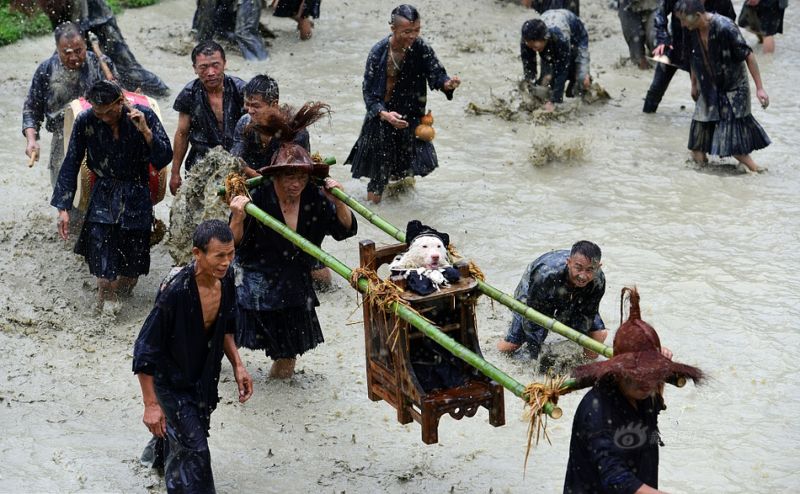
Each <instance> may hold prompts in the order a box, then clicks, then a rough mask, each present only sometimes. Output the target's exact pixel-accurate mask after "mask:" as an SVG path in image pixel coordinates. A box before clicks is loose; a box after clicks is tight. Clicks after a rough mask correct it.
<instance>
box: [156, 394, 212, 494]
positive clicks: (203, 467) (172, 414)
mask: <svg viewBox="0 0 800 494" xmlns="http://www.w3.org/2000/svg"><path fill="white" fill-rule="evenodd" d="M156 395H157V396H158V402H159V404H161V409H162V410H163V411H164V415H165V416H166V417H167V442H168V444H167V448H166V462H165V470H164V480H165V482H166V484H167V492H168V493H170V494H173V493H175V494H177V493H187V494H188V493H192V494H194V493H203V494H213V493H215V492H216V490H215V489H214V475H213V474H212V472H211V454H210V452H209V450H208V429H209V425H210V424H209V418H210V417H209V416H208V413H207V412H206V410H205V409H203V408H201V407H200V406H198V405H197V404H196V403H195V400H193V399H191V396H190V395H189V394H188V393H183V392H176V391H172V390H168V389H165V388H163V387H159V386H156Z"/></svg>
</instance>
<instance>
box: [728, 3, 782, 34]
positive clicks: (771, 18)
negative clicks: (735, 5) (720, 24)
mask: <svg viewBox="0 0 800 494" xmlns="http://www.w3.org/2000/svg"><path fill="white" fill-rule="evenodd" d="M779 4H780V2H775V3H774V4H773V5H757V6H755V7H751V6H750V5H747V4H745V5H744V6H742V11H741V12H740V13H739V19H738V23H739V27H743V28H745V29H747V30H748V31H751V32H753V33H755V34H758V35H759V36H773V35H775V34H782V33H783V12H784V10H785V8H781V6H780V5H779Z"/></svg>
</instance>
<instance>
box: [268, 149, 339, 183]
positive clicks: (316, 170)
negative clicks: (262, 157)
mask: <svg viewBox="0 0 800 494" xmlns="http://www.w3.org/2000/svg"><path fill="white" fill-rule="evenodd" d="M329 170H330V166H329V165H326V164H325V163H320V162H316V161H314V160H313V159H311V156H310V155H309V154H308V151H306V150H305V148H304V147H303V146H301V145H299V144H295V143H293V142H286V143H283V144H281V147H280V148H279V149H278V152H277V153H275V155H274V156H273V157H272V162H271V163H270V164H269V165H268V166H265V167H262V168H259V169H258V172H259V173H260V174H262V175H280V174H282V173H295V172H305V173H308V174H309V175H312V176H314V177H316V178H325V177H327V176H328V172H329Z"/></svg>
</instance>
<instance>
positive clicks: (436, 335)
mask: <svg viewBox="0 0 800 494" xmlns="http://www.w3.org/2000/svg"><path fill="white" fill-rule="evenodd" d="M244 210H245V212H246V213H247V214H249V215H251V216H252V217H254V218H255V219H257V220H258V221H260V222H261V223H263V224H264V225H266V226H268V227H269V228H271V229H273V230H275V231H276V232H277V233H279V234H280V235H282V236H283V237H284V238H285V239H287V240H288V241H290V242H292V243H293V244H295V245H296V246H298V247H299V248H300V249H301V250H303V252H306V253H307V254H309V255H310V256H312V257H314V258H315V259H317V260H319V261H320V262H322V263H323V264H325V265H326V266H328V267H329V268H331V269H332V270H333V271H334V272H336V273H337V274H338V275H339V276H341V277H343V278H344V279H346V280H348V281H349V280H350V278H351V276H352V274H353V270H351V269H350V268H349V267H347V265H346V264H344V263H342V262H341V261H339V260H338V259H336V258H335V257H334V256H332V255H330V254H328V253H327V252H325V251H323V250H322V249H320V248H319V247H317V246H316V245H314V244H313V243H311V242H309V241H308V240H306V239H305V238H303V237H302V236H300V235H298V234H297V233H296V232H294V231H293V230H292V229H291V228H289V227H288V226H286V225H285V224H284V223H281V222H280V221H278V220H276V219H275V218H273V217H272V216H270V215H269V214H268V213H267V212H265V211H263V210H261V209H259V208H258V207H257V206H255V205H254V204H253V203H247V205H246V206H245V209H244ZM358 290H359V291H361V292H362V293H368V292H369V282H368V281H367V280H366V279H364V278H361V279H360V280H358ZM391 310H392V312H394V314H395V315H396V316H397V317H399V318H400V319H402V320H404V321H406V322H408V323H409V324H411V325H413V326H414V327H415V328H417V329H419V330H420V331H422V332H423V333H424V334H425V335H426V336H428V337H429V338H431V339H432V340H433V341H435V342H436V343H438V344H440V345H442V347H444V348H445V349H447V351H449V352H450V353H452V354H453V355H455V356H456V357H458V358H460V359H461V360H463V361H464V362H466V363H468V364H470V365H471V366H473V367H475V368H476V369H478V370H479V371H480V372H481V373H482V374H483V375H485V376H487V377H489V378H490V379H493V380H494V381H495V382H497V383H499V384H500V385H501V386H503V387H504V388H505V389H507V390H509V391H510V392H511V393H513V394H514V395H515V396H518V397H519V398H522V399H523V400H525V401H526V403H527V398H528V396H527V395H526V394H525V386H524V385H523V384H521V383H520V382H518V381H516V380H515V379H514V378H512V377H511V376H509V375H508V374H506V373H504V372H503V371H501V370H500V369H498V368H497V367H495V366H494V365H492V364H491V363H489V362H487V361H486V360H484V359H483V358H482V357H481V356H479V355H478V354H476V353H474V352H473V351H471V350H470V349H468V348H467V347H465V346H464V345H462V344H460V343H458V342H457V341H455V340H454V339H453V338H450V337H449V336H447V335H446V334H444V333H443V332H442V331H441V330H440V329H439V328H437V327H436V326H435V325H433V324H431V323H430V322H428V321H427V320H425V319H424V318H423V317H422V316H420V315H419V314H418V313H417V312H416V311H414V310H413V309H410V308H409V307H407V306H405V305H403V304H400V303H397V302H394V303H393V304H392V306H391ZM544 411H545V413H547V414H548V415H550V416H551V417H553V418H559V417H560V416H561V413H562V412H561V409H560V408H558V407H557V406H555V405H553V404H552V403H548V404H547V405H546V406H545V408H544Z"/></svg>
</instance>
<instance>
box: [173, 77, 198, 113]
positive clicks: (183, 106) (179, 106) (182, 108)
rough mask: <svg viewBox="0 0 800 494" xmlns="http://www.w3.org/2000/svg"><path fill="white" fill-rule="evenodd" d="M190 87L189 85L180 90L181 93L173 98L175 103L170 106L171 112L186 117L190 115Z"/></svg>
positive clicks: (191, 107) (191, 106)
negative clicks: (183, 114)
mask: <svg viewBox="0 0 800 494" xmlns="http://www.w3.org/2000/svg"><path fill="white" fill-rule="evenodd" d="M191 87H192V86H191V83H189V84H188V85H187V86H186V87H185V88H183V89H181V92H180V93H178V96H176V97H175V103H173V105H172V109H173V110H175V111H176V112H179V113H186V114H187V115H191V114H192V109H193V106H194V105H193V104H192V89H191Z"/></svg>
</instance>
